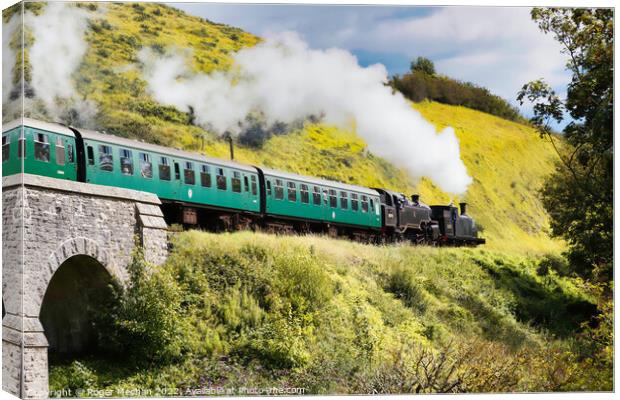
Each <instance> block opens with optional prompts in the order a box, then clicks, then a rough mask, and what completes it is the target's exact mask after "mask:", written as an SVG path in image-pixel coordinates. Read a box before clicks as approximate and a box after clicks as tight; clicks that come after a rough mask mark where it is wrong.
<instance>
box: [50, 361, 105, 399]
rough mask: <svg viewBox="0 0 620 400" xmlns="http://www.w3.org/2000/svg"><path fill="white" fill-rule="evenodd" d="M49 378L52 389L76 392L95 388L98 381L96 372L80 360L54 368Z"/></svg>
mask: <svg viewBox="0 0 620 400" xmlns="http://www.w3.org/2000/svg"><path fill="white" fill-rule="evenodd" d="M49 379H50V391H59V392H60V391H62V390H69V391H71V393H74V394H75V393H76V391H77V390H83V389H88V388H94V387H96V383H97V375H96V373H95V372H94V371H93V370H92V369H90V368H89V367H88V366H86V365H84V363H81V362H80V361H73V362H72V363H71V364H69V365H63V366H59V367H56V368H52V369H51V370H50V377H49Z"/></svg>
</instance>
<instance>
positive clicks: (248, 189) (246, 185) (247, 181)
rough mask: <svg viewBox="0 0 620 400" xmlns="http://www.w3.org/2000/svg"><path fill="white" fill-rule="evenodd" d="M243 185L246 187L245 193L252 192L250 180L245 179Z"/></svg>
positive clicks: (245, 177)
mask: <svg viewBox="0 0 620 400" xmlns="http://www.w3.org/2000/svg"><path fill="white" fill-rule="evenodd" d="M243 185H244V187H245V191H246V192H249V191H250V181H249V180H248V177H247V176H244V177H243Z"/></svg>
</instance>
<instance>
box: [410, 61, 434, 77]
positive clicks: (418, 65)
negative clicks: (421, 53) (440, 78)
mask: <svg viewBox="0 0 620 400" xmlns="http://www.w3.org/2000/svg"><path fill="white" fill-rule="evenodd" d="M415 71H421V72H424V73H425V74H428V75H435V64H433V62H432V61H431V60H429V59H428V58H425V57H418V58H417V59H415V60H413V61H411V72H415Z"/></svg>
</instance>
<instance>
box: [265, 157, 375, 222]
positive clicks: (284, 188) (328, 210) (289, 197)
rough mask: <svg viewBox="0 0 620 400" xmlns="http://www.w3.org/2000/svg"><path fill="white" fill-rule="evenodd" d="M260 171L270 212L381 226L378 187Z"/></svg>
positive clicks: (279, 172) (267, 209) (294, 217)
mask: <svg viewBox="0 0 620 400" xmlns="http://www.w3.org/2000/svg"><path fill="white" fill-rule="evenodd" d="M261 171H262V173H263V175H264V179H265V213H266V214H267V215H274V216H279V217H287V218H291V219H303V220H312V221H317V222H323V223H328V224H339V225H345V226H358V227H364V228H369V227H370V228H376V229H379V228H381V212H380V205H379V201H380V196H379V193H378V192H377V191H375V190H372V189H368V188H365V187H361V186H354V185H348V184H346V183H340V182H333V181H328V180H324V179H318V178H313V177H308V176H301V175H296V174H290V173H286V172H282V171H276V170H271V169H266V168H261Z"/></svg>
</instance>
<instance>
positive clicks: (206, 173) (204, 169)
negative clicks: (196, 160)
mask: <svg viewBox="0 0 620 400" xmlns="http://www.w3.org/2000/svg"><path fill="white" fill-rule="evenodd" d="M200 184H201V185H202V186H204V187H211V168H210V167H209V166H208V165H204V164H203V165H201V166H200Z"/></svg>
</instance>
